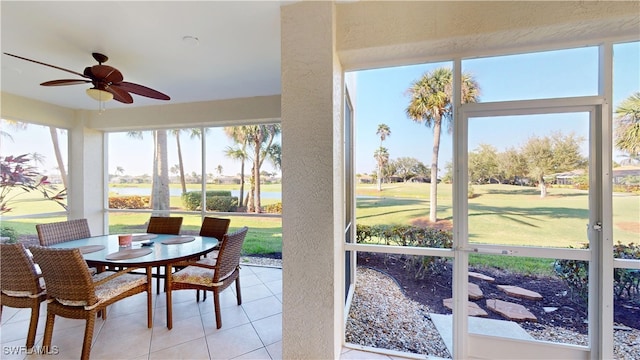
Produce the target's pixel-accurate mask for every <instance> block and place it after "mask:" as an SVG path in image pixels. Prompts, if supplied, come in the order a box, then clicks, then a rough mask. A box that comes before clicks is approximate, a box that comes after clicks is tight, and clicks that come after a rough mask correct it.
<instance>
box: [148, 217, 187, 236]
mask: <svg viewBox="0 0 640 360" xmlns="http://www.w3.org/2000/svg"><path fill="white" fill-rule="evenodd" d="M180 227H182V217H176V216H174V217H160V216H152V217H150V218H149V224H148V225H147V232H148V233H149V234H168V235H179V234H180Z"/></svg>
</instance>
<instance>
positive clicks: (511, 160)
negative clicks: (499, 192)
mask: <svg viewBox="0 0 640 360" xmlns="http://www.w3.org/2000/svg"><path fill="white" fill-rule="evenodd" d="M498 171H499V173H500V175H501V177H502V178H503V179H509V180H510V181H511V182H513V183H516V179H521V178H523V177H525V176H526V174H527V159H526V158H525V157H524V156H523V155H522V152H520V151H518V150H516V149H515V148H513V147H511V148H509V149H507V150H505V151H503V152H501V153H499V154H498Z"/></svg>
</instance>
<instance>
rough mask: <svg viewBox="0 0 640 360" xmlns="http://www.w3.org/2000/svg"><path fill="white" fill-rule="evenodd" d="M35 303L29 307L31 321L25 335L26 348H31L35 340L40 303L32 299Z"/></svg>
mask: <svg viewBox="0 0 640 360" xmlns="http://www.w3.org/2000/svg"><path fill="white" fill-rule="evenodd" d="M34 302H35V304H34V305H33V307H32V308H31V321H30V322H29V334H28V335H27V349H31V348H32V347H33V345H34V344H35V342H36V328H37V327H38V317H39V316H40V303H39V302H38V300H37V299H34Z"/></svg>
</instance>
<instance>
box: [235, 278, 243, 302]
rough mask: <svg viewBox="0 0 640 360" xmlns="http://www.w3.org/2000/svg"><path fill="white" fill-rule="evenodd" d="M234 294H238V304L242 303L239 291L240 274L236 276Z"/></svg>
mask: <svg viewBox="0 0 640 360" xmlns="http://www.w3.org/2000/svg"><path fill="white" fill-rule="evenodd" d="M236 294H237V296H238V305H242V294H241V293H240V275H238V277H237V278H236Z"/></svg>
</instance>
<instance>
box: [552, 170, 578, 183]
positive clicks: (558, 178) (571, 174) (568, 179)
mask: <svg viewBox="0 0 640 360" xmlns="http://www.w3.org/2000/svg"><path fill="white" fill-rule="evenodd" d="M583 175H584V169H578V170H572V171H568V172H564V173H558V174H553V177H554V179H553V183H554V184H558V185H572V184H573V179H574V178H576V177H578V176H583Z"/></svg>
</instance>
